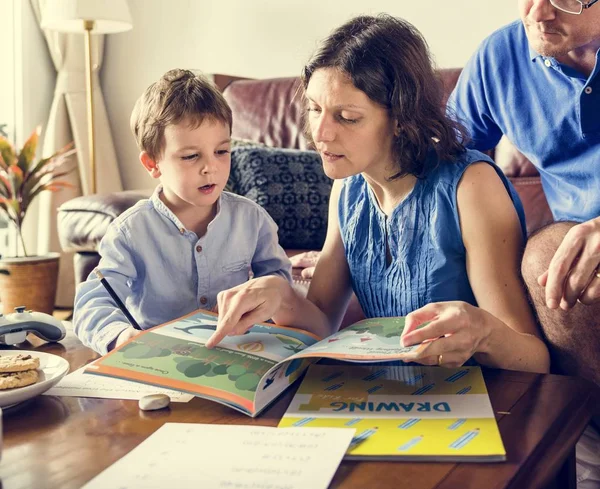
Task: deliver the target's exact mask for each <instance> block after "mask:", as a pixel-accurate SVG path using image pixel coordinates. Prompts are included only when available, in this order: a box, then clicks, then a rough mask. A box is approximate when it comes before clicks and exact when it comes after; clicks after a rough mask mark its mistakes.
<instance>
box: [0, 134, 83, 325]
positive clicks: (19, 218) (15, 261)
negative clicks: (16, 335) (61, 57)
mask: <svg viewBox="0 0 600 489" xmlns="http://www.w3.org/2000/svg"><path fill="white" fill-rule="evenodd" d="M40 132H41V127H40V126H38V127H37V128H36V129H35V130H34V131H33V133H32V134H31V136H29V139H27V141H26V142H25V144H24V145H23V148H22V149H21V151H20V152H19V153H17V152H16V151H15V148H14V147H13V145H12V144H11V143H10V141H8V139H6V138H5V137H2V136H0V209H1V210H2V211H3V212H4V214H5V216H6V217H7V218H8V220H9V222H11V223H12V224H14V228H15V231H16V233H17V238H18V240H19V242H20V243H21V247H22V250H23V255H22V256H16V257H4V256H3V257H1V258H0V302H2V306H3V310H4V313H9V312H12V311H13V310H14V308H15V307H17V306H25V307H26V308H27V309H32V310H34V311H40V312H45V313H48V314H52V312H53V309H54V301H55V299H56V285H57V280H58V260H59V254H58V253H51V254H49V255H45V256H30V255H29V254H28V253H27V247H26V246H25V241H24V240H23V220H24V219H25V216H26V214H27V210H28V209H29V206H30V205H31V202H32V201H33V200H34V199H35V198H36V197H37V196H38V195H39V194H40V193H41V192H43V191H46V190H48V191H51V192H55V191H57V190H60V189H62V188H65V187H71V185H70V184H69V183H68V182H65V181H61V180H59V178H61V177H63V176H64V175H66V174H67V173H69V171H71V170H72V168H70V169H66V170H65V169H64V167H63V165H64V164H65V163H66V161H67V159H68V157H69V156H71V155H72V154H73V153H74V152H75V150H74V149H72V148H73V144H72V143H71V144H69V145H67V146H65V147H64V148H62V149H61V150H59V151H57V152H56V153H55V154H53V155H52V156H50V157H48V158H42V159H40V160H37V161H35V153H36V150H37V145H38V141H39V137H40ZM18 249H19V247H18V246H17V250H18ZM17 255H19V253H18V252H17Z"/></svg>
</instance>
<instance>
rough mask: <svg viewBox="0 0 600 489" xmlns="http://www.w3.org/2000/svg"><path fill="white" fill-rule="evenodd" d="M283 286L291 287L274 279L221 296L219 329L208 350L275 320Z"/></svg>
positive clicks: (254, 282) (255, 281)
mask: <svg viewBox="0 0 600 489" xmlns="http://www.w3.org/2000/svg"><path fill="white" fill-rule="evenodd" d="M282 282H283V283H284V284H282ZM282 285H286V286H287V285H288V283H287V281H286V280H285V279H283V278H281V277H279V276H276V275H270V276H267V277H259V278H255V279H253V280H249V281H248V282H245V283H243V284H241V285H238V286H237V287H233V288H231V289H228V290H224V291H222V292H219V294H218V295H217V307H218V310H219V320H218V322H217V329H216V331H215V332H214V333H213V335H212V336H211V337H210V338H209V339H208V341H207V342H206V347H207V348H213V347H214V346H216V345H217V344H219V342H220V341H221V340H222V339H223V338H225V336H227V335H242V334H244V333H245V332H246V331H247V330H248V329H249V328H250V327H251V326H252V325H253V324H256V323H260V322H264V321H266V320H268V319H270V318H271V317H273V315H274V314H275V313H276V312H277V310H278V309H279V306H280V305H281V301H282V296H281V290H282Z"/></svg>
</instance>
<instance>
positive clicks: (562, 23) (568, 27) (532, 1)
mask: <svg viewBox="0 0 600 489" xmlns="http://www.w3.org/2000/svg"><path fill="white" fill-rule="evenodd" d="M573 2H574V0H573ZM519 12H520V14H521V20H522V21H523V24H524V25H525V30H526V32H527V38H528V39H529V44H531V47H532V48H533V49H535V50H536V51H537V52H538V53H540V54H541V55H542V56H549V57H553V58H560V57H562V56H565V55H567V54H569V53H571V54H573V52H575V54H577V51H578V50H582V51H583V50H586V49H593V50H597V49H598V48H599V47H600V2H599V3H598V5H594V6H592V7H590V8H589V9H585V10H584V11H583V12H582V13H581V15H573V14H569V13H567V12H563V11H561V10H559V9H557V8H555V7H553V6H552V4H551V3H550V1H549V0H519Z"/></svg>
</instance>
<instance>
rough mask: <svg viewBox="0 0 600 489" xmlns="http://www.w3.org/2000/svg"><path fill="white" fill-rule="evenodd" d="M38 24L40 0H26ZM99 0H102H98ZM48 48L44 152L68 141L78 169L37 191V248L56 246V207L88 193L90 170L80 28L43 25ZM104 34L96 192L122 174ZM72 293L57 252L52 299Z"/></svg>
mask: <svg viewBox="0 0 600 489" xmlns="http://www.w3.org/2000/svg"><path fill="white" fill-rule="evenodd" d="M30 1H31V4H32V7H33V10H34V12H35V14H36V17H37V20H38V24H39V23H40V21H41V16H42V14H43V11H44V4H45V0H30ZM99 1H101V0H99ZM44 36H45V38H46V41H47V43H48V49H49V52H50V56H51V57H52V61H53V63H54V66H55V68H56V71H57V77H56V87H55V90H54V99H53V101H52V107H51V108H50V115H49V117H48V121H47V123H46V125H45V131H44V132H45V135H44V143H43V147H42V153H43V156H48V155H50V154H52V153H54V152H55V151H56V150H57V149H59V148H62V147H63V146H64V145H65V144H67V143H69V142H70V141H75V147H76V148H77V169H76V170H75V171H73V172H72V173H70V174H69V175H68V176H67V177H65V179H66V180H67V181H69V182H70V183H71V184H72V185H73V188H72V189H64V190H62V191H60V192H53V193H51V192H43V193H42V194H40V196H39V199H40V215H39V223H38V250H37V252H38V254H40V255H43V254H45V253H48V252H49V251H61V249H60V244H59V241H58V234H57V225H56V222H57V221H56V210H57V208H58V207H59V206H60V205H61V204H62V203H63V202H66V201H67V200H70V199H72V198H74V197H77V196H79V195H89V194H90V191H91V190H90V188H89V185H90V174H89V171H90V169H89V158H88V139H87V130H88V127H87V112H86V111H87V105H86V100H87V99H86V96H87V95H86V86H85V48H84V46H85V40H84V36H83V35H82V34H63V33H60V32H56V31H44ZM103 51H104V36H103V35H93V36H92V66H93V75H92V76H93V83H94V123H95V141H96V171H97V192H98V193H108V192H115V191H118V190H122V189H123V186H122V184H121V176H120V174H119V168H118V163H117V157H116V154H115V148H114V144H113V140H112V136H111V133H110V125H109V121H108V117H107V114H106V107H105V105H104V98H103V96H102V90H101V87H100V78H99V76H98V72H99V70H100V67H101V66H102V58H103ZM74 295H75V280H74V274H73V254H72V253H65V252H62V253H61V257H60V270H59V278H58V292H57V296H56V305H57V306H63V307H72V306H73V298H74Z"/></svg>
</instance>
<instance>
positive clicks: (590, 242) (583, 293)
mask: <svg viewBox="0 0 600 489" xmlns="http://www.w3.org/2000/svg"><path fill="white" fill-rule="evenodd" d="M599 264H600V218H595V219H592V220H590V221H587V222H583V223H581V224H577V225H576V226H573V227H572V228H571V229H570V230H569V232H568V233H567V234H566V235H565V237H564V239H563V240H562V243H561V244H560V246H559V247H558V249H557V250H556V252H555V253H554V256H553V257H552V261H551V262H550V265H549V266H548V270H547V271H546V272H544V273H543V274H542V275H540V277H539V278H538V283H539V284H540V285H541V286H542V287H546V305H547V306H548V307H549V308H550V309H556V308H558V307H559V306H560V308H561V309H564V310H565V311H566V310H569V309H570V308H572V307H573V306H574V305H575V304H576V302H577V300H579V302H581V303H582V304H586V305H590V304H593V303H596V302H598V301H600V275H598V265H599Z"/></svg>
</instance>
